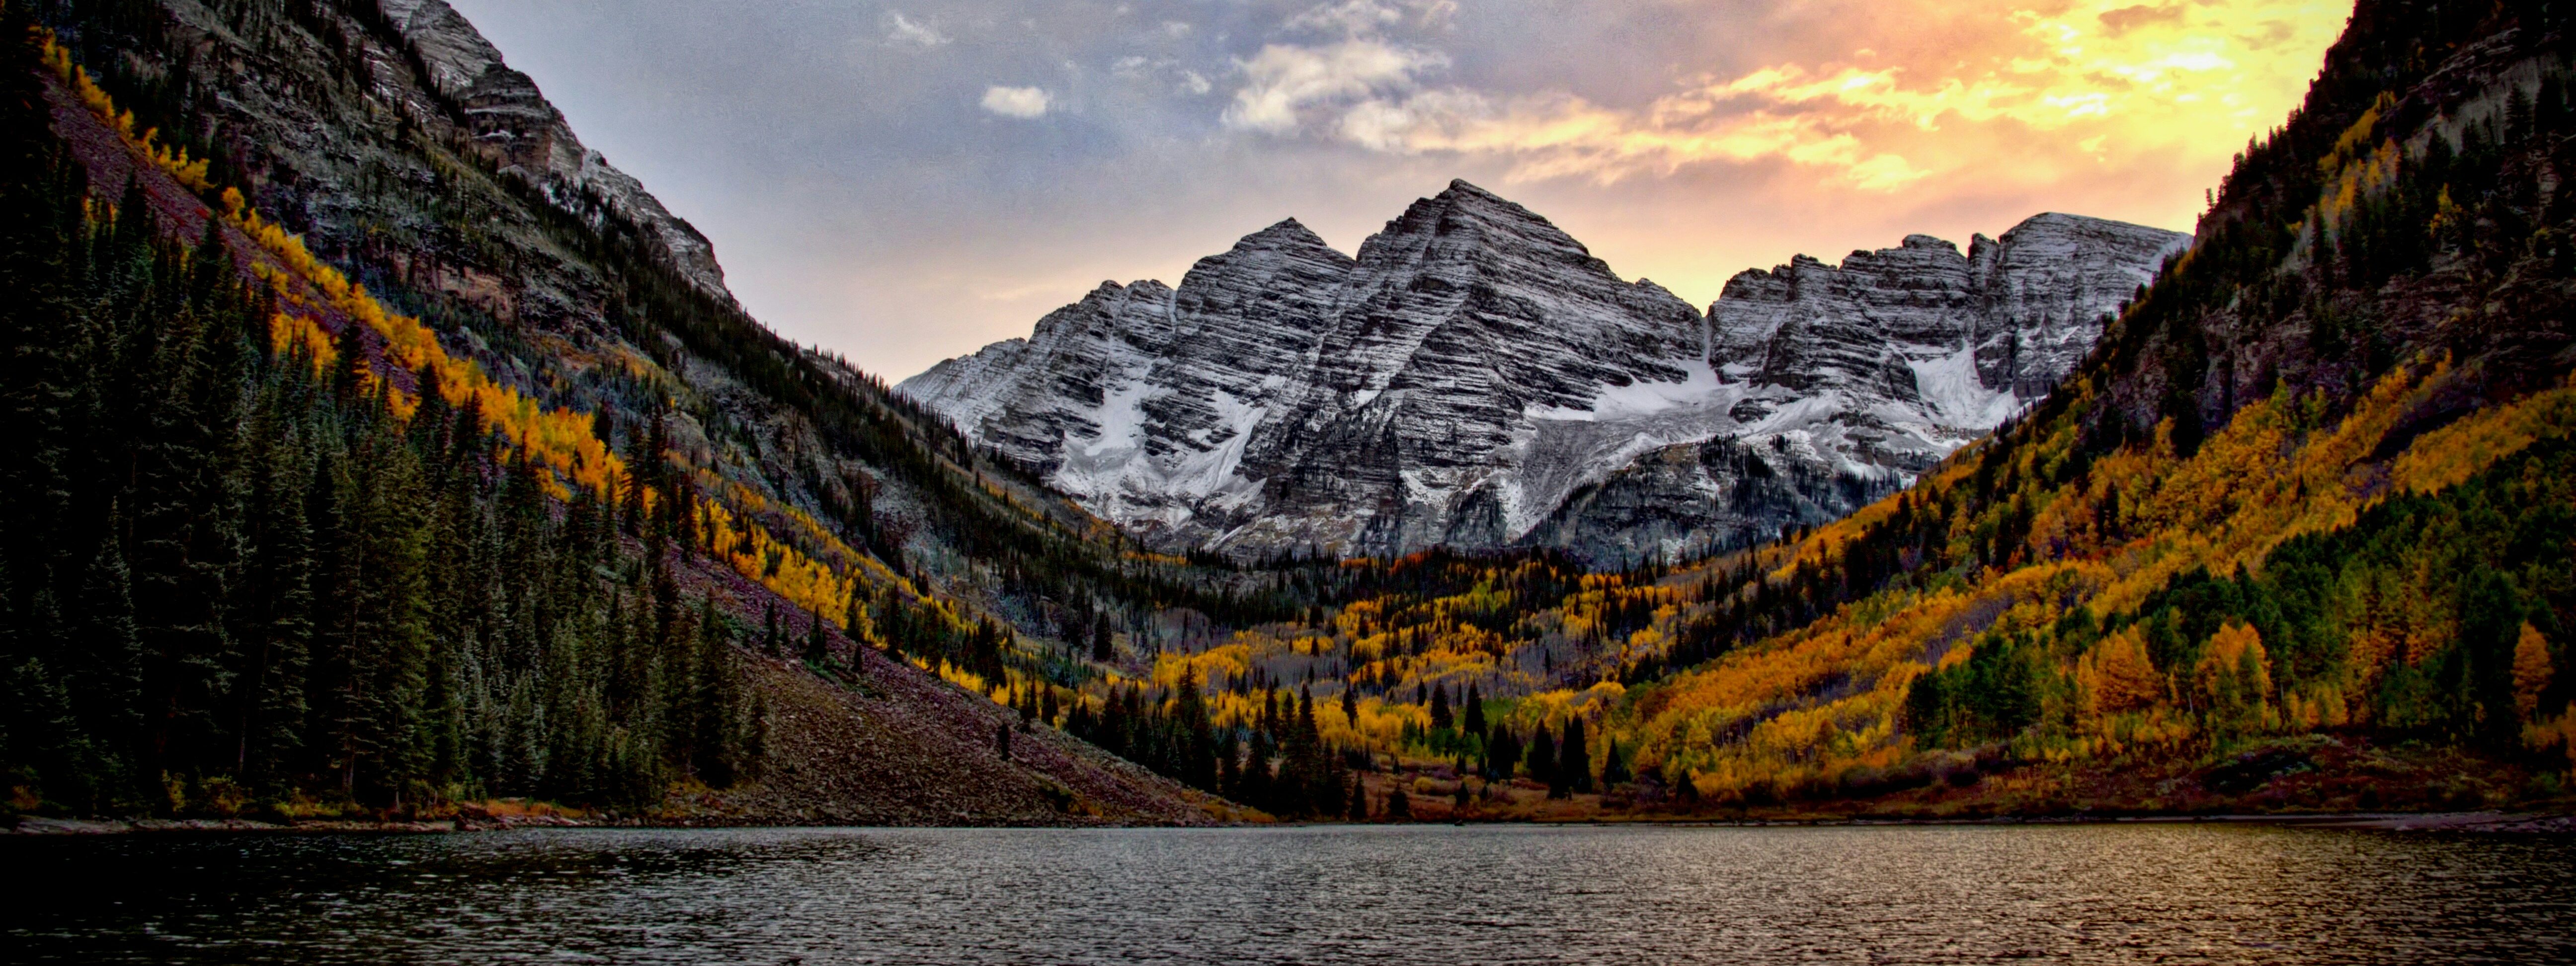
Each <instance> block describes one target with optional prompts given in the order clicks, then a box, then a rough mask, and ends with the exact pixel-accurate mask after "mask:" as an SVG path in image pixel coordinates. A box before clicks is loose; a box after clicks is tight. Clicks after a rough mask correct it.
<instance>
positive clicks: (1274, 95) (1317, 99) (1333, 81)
mask: <svg viewBox="0 0 2576 966" xmlns="http://www.w3.org/2000/svg"><path fill="white" fill-rule="evenodd" d="M1448 64H1449V58H1448V56H1447V55H1445V54H1442V53H1440V52H1439V51H1433V50H1417V49H1414V48H1411V47H1404V46H1400V45H1396V44H1391V43H1387V42H1385V41H1379V40H1357V39H1354V40H1345V41H1342V42H1341V43H1337V44H1331V45H1327V46H1323V47H1301V46H1297V45H1294V44H1271V45H1268V46H1265V47H1263V48H1261V52H1260V53H1258V54H1254V55H1253V57H1252V59H1251V60H1248V61H1244V62H1242V64H1241V65H1240V66H1241V68H1242V70H1243V74H1244V78H1245V83H1244V85H1243V87H1242V88H1241V89H1239V90H1237V91H1235V92H1234V103H1233V104H1231V105H1229V106H1227V107H1226V109H1225V114H1224V116H1223V121H1224V124H1225V126H1226V127H1230V128H1234V129H1236V130H1242V131H1259V132H1261V133H1264V134H1279V135H1284V134H1293V133H1295V132H1297V131H1298V130H1299V129H1301V128H1302V127H1303V126H1304V125H1305V124H1306V122H1307V120H1308V116H1309V115H1310V114H1315V113H1318V112H1319V109H1325V108H1333V107H1337V106H1344V105H1347V104H1349V103H1351V102H1359V101H1365V100H1369V99H1372V98H1376V97H1379V96H1382V95H1389V94H1398V93H1402V92H1405V91H1409V90H1411V89H1412V88H1413V87H1415V86H1416V83H1415V80H1414V76H1415V75H1416V74H1419V73H1422V72H1425V71H1430V70H1436V69H1439V68H1441V67H1446V66H1448ZM1336 113H1338V111H1336Z"/></svg>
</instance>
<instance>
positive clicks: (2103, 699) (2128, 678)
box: [2075, 625, 2164, 715]
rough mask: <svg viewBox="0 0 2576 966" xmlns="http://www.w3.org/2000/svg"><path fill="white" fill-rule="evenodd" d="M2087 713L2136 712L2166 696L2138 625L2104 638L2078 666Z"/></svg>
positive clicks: (2078, 680) (2076, 669)
mask: <svg viewBox="0 0 2576 966" xmlns="http://www.w3.org/2000/svg"><path fill="white" fill-rule="evenodd" d="M2075 682H2076V686H2077V687H2078V688H2080V689H2081V693H2082V696H2083V701H2084V711H2085V712H2086V713H2087V714H2094V715H2108V714H2119V713H2121V712H2124V711H2134V710H2137V709H2139V708H2144V707H2146V706H2148V705H2150V704H2153V703H2155V701H2156V699H2157V698H2159V697H2161V696H2162V695H2163V693H2164V678H2163V677H2162V676H2161V675H2158V674H2157V673H2156V666H2155V663H2154V662H2153V661H2150V660H2148V658H2147V644H2146V639H2145V638H2144V637H2143V636H2142V635H2140V634H2139V632H2138V628H2137V626H2136V625H2131V626H2128V627H2124V628H2121V629H2120V631H2119V632H2118V633H2115V634H2112V635H2111V636H2109V637H2106V638H2103V639H2102V640H2101V641H2100V642H2099V643H2096V644H2094V645H2093V649H2092V650H2091V651H2089V652H2087V653H2086V654H2085V655H2084V657H2083V658H2082V659H2080V660H2078V661H2077V662H2076V665H2075Z"/></svg>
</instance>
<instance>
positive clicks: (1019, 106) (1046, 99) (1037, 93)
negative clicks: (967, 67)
mask: <svg viewBox="0 0 2576 966" xmlns="http://www.w3.org/2000/svg"><path fill="white" fill-rule="evenodd" d="M1054 100H1055V98H1054V97H1053V96H1051V95H1049V94H1048V93H1047V92H1046V90H1045V89H1043V88H1037V87H1002V86H998V85H996V86H993V87H987V88H985V89H984V109H985V110H987V111H991V112H993V113H995V114H999V115H1001V116H1003V117H1016V118H1022V119H1026V118H1035V117H1044V116H1046V112H1047V108H1048V107H1050V106H1052V104H1053V102H1054Z"/></svg>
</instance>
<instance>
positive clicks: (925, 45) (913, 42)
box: [882, 10, 949, 50]
mask: <svg viewBox="0 0 2576 966" xmlns="http://www.w3.org/2000/svg"><path fill="white" fill-rule="evenodd" d="M882 19H883V20H884V21H885V42H886V46H889V47H918V48H921V49H923V50H928V49H930V48H933V47H938V46H942V45H945V44H947V43H948V42H949V37H948V35H947V34H943V33H940V32H939V28H937V27H934V26H932V25H930V24H928V23H915V22H913V20H912V18H910V17H906V16H904V15H903V11H900V10H888V11H886V12H885V16H884V17H883V18H882Z"/></svg>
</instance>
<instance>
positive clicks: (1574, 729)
mask: <svg viewBox="0 0 2576 966" xmlns="http://www.w3.org/2000/svg"><path fill="white" fill-rule="evenodd" d="M1556 756H1557V764H1556V776H1557V777H1556V780H1555V781H1553V782H1550V783H1548V788H1549V791H1550V792H1554V793H1556V797H1558V798H1563V797H1566V795H1567V794H1571V793H1574V792H1587V793H1588V792H1590V791H1592V751H1591V748H1590V747H1589V745H1588V742H1587V741H1586V740H1585V737H1584V734H1583V719H1582V718H1573V719H1569V720H1567V721H1566V722H1565V738H1564V740H1563V741H1560V742H1558V744H1557V753H1556ZM1559 789H1563V791H1561V792H1560V791H1558V790H1559Z"/></svg>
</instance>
